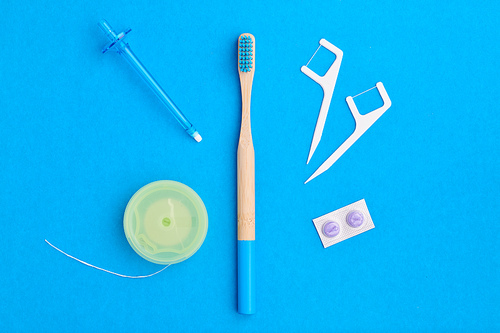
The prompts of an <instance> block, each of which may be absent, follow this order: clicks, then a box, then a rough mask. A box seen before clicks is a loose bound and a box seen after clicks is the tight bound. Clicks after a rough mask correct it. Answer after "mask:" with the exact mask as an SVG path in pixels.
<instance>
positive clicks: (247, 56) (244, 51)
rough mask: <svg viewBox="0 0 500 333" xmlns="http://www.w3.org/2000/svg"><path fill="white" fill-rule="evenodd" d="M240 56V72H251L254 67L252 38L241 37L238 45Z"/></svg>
mask: <svg viewBox="0 0 500 333" xmlns="http://www.w3.org/2000/svg"><path fill="white" fill-rule="evenodd" d="M238 54H239V61H238V64H239V67H240V71H242V72H250V71H251V70H252V67H253V40H252V38H251V37H250V36H247V35H243V36H241V38H240V42H239V45H238Z"/></svg>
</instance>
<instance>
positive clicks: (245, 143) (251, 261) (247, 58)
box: [238, 34, 255, 314]
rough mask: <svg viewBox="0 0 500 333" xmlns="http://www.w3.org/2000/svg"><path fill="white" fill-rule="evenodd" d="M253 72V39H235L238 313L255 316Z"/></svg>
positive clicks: (245, 37) (242, 37) (243, 36)
mask: <svg viewBox="0 0 500 333" xmlns="http://www.w3.org/2000/svg"><path fill="white" fill-rule="evenodd" d="M254 72H255V38H254V37H253V35H251V34H242V35H241V36H240V37H239V39H238V73H239V75H240V84H241V130H240V141H239V143H238V312H239V313H241V314H253V313H255V158H254V149H253V142H252V131H251V127H250V99H251V96H252V82H253V75H254Z"/></svg>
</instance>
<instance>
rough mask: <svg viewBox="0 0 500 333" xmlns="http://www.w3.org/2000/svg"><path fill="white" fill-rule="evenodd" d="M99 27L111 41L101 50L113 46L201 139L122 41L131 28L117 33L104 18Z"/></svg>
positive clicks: (178, 118)
mask: <svg viewBox="0 0 500 333" xmlns="http://www.w3.org/2000/svg"><path fill="white" fill-rule="evenodd" d="M99 27H100V28H101V29H102V30H103V31H104V33H105V34H106V36H107V37H108V39H109V40H110V41H111V42H110V43H109V44H108V45H107V46H106V47H105V48H104V49H103V50H102V53H106V51H108V50H110V49H112V48H114V49H115V50H116V52H118V54H120V55H122V56H123V57H124V58H125V60H127V62H128V63H129V64H130V66H132V67H133V68H134V69H135V70H136V72H137V73H138V74H139V75H140V76H141V77H142V78H143V79H144V81H145V82H146V83H147V85H148V86H149V87H150V88H151V90H153V92H154V93H155V94H156V96H158V98H159V99H160V100H161V101H162V103H163V104H164V105H165V106H166V107H167V109H168V110H169V111H170V112H171V113H172V114H173V115H174V117H175V119H177V121H178V122H179V124H181V126H182V127H184V129H185V130H186V132H187V134H189V135H191V136H192V137H193V139H195V140H196V141H197V142H200V141H201V135H200V134H199V133H198V132H197V131H196V129H195V128H194V126H193V125H192V124H191V123H190V122H189V121H188V120H187V119H186V117H185V116H184V115H183V114H182V112H181V110H179V108H177V106H176V105H175V104H174V102H173V101H172V100H171V99H170V97H168V95H167V93H166V92H165V91H164V90H163V89H162V88H161V86H160V85H159V84H158V82H156V80H155V79H154V78H153V76H152V75H151V74H150V73H149V72H148V70H147V69H146V68H145V67H144V65H143V64H142V63H141V62H140V61H139V59H137V57H136V56H135V54H134V52H132V50H131V49H130V47H129V46H128V44H127V43H125V42H124V41H123V38H124V37H125V36H126V35H127V34H128V33H129V32H130V31H131V30H132V29H130V28H129V29H126V30H125V31H123V32H120V33H119V34H116V33H115V32H114V31H113V28H111V26H110V25H109V24H108V22H107V21H106V20H102V21H101V22H99Z"/></svg>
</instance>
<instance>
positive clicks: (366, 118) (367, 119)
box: [304, 82, 392, 184]
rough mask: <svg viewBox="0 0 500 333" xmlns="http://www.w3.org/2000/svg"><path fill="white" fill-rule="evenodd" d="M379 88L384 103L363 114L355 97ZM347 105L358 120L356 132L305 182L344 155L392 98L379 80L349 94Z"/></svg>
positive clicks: (387, 107) (389, 103)
mask: <svg viewBox="0 0 500 333" xmlns="http://www.w3.org/2000/svg"><path fill="white" fill-rule="evenodd" d="M375 88H377V90H378V92H379V94H380V97H382V100H383V101H384V105H382V106H381V107H379V108H378V109H376V110H373V111H371V112H369V113H367V114H365V115H361V114H360V113H359V111H358V108H357V107H356V104H354V99H353V98H354V97H357V96H359V95H362V94H364V93H366V92H368V91H370V90H372V89H375ZM346 102H347V105H348V106H349V110H351V114H352V116H353V117H354V120H355V122H356V128H355V129H354V132H353V133H352V134H351V136H350V137H348V138H347V140H345V141H344V143H343V144H342V145H340V147H338V148H337V150H336V151H335V152H334V153H333V154H332V155H331V156H330V157H328V159H327V160H326V161H325V162H323V164H321V165H320V167H319V168H318V170H316V171H315V172H314V173H313V175H312V176H311V177H309V179H308V180H306V181H305V183H304V184H307V183H308V182H309V181H311V180H312V179H314V178H316V177H317V176H319V175H321V174H322V173H323V172H325V171H326V170H328V169H329V168H330V167H331V166H332V165H333V163H335V162H336V161H337V160H338V159H339V158H340V156H342V155H343V154H344V153H345V152H346V151H347V149H349V148H350V147H351V146H352V145H353V143H354V142H356V140H358V139H359V138H360V137H361V135H363V134H364V133H365V132H366V130H368V129H369V128H370V127H371V126H372V125H373V124H374V123H375V122H376V121H377V120H378V118H380V117H381V116H382V115H383V114H384V112H385V111H387V109H389V108H390V107H391V105H392V103H391V100H390V99H389V95H388V94H387V91H386V90H385V87H384V85H383V84H382V82H377V84H376V85H375V87H373V88H370V89H368V90H366V91H363V92H362V93H359V94H357V95H356V96H353V97H351V96H348V97H347V98H346Z"/></svg>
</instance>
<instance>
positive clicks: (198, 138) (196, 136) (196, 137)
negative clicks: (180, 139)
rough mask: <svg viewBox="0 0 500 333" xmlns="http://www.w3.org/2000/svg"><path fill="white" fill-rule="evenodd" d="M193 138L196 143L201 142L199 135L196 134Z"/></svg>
mask: <svg viewBox="0 0 500 333" xmlns="http://www.w3.org/2000/svg"><path fill="white" fill-rule="evenodd" d="M193 138H194V139H195V140H196V142H200V141H201V135H200V134H199V133H196V134H195V135H194V136H193Z"/></svg>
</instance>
